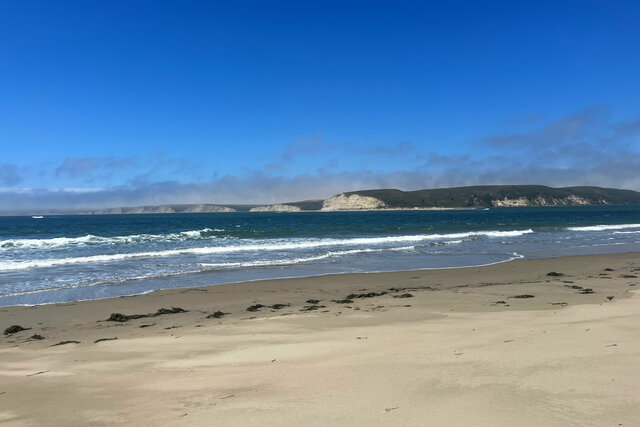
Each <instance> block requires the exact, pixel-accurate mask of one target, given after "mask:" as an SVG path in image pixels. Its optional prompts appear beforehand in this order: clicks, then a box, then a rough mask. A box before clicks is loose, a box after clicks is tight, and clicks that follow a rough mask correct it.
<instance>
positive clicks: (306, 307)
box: [300, 304, 326, 311]
mask: <svg viewBox="0 0 640 427" xmlns="http://www.w3.org/2000/svg"><path fill="white" fill-rule="evenodd" d="M319 308H326V307H325V306H324V305H315V304H312V305H305V306H304V307H302V308H301V309H300V311H314V310H317V309H319Z"/></svg>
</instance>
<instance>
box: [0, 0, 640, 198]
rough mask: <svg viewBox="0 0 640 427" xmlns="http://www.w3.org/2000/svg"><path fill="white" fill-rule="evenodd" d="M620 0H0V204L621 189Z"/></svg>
mask: <svg viewBox="0 0 640 427" xmlns="http://www.w3.org/2000/svg"><path fill="white" fill-rule="evenodd" d="M638 22H640V3H638V2H633V1H616V2H611V1H548V2H545V1H535V2H533V1H531V2H524V1H518V2H513V1H505V2H496V1H493V2H492V1H474V2H469V1H452V2H427V1H425V2H412V1H388V2H378V1H366V2H365V1H363V2H356V1H340V2H332V1H318V2H313V1H305V2H277V1H273V2H264V1H263V2H248V1H229V2H222V1H220V2H193V1H180V2H177V1H176V2H163V1H153V2H151V1H149V2H143V1H127V2H125V1H106V2H99V1H92V2H85V1H77V2H72V1H60V2H50V1H3V2H2V3H0V209H3V208H7V209H8V208H25V209H26V208H34V207H42V208H45V207H46V208H49V207H68V208H73V207H92V206H95V207H98V206H120V205H137V204H150V203H205V202H208V203H242V202H246V203H253V202H255V203H270V202H282V201H289V200H298V199H307V198H323V197H328V196H330V195H332V194H334V193H338V192H342V191H348V190H355V189H363V188H380V187H385V188H388V187H394V188H402V189H418V188H429V187H443V186H454V185H474V184H511V183H514V184H515V183H519V184H538V183H539V184H547V185H554V186H563V185H601V186H613V187H623V188H631V189H636V190H640V174H638V172H637V171H638V170H640V104H639V103H638V99H640V79H638V77H637V76H638V75H640V54H639V51H638V46H640V26H639V25H637V23H638Z"/></svg>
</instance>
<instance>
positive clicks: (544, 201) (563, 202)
mask: <svg viewBox="0 0 640 427" xmlns="http://www.w3.org/2000/svg"><path fill="white" fill-rule="evenodd" d="M600 202H601V203H604V204H606V203H607V202H606V200H601V201H600ZM491 203H492V204H493V206H496V207H514V206H581V205H588V204H589V201H588V200H587V199H585V198H583V197H578V196H576V195H575V194H571V195H569V196H567V197H565V198H562V199H556V198H553V197H551V198H545V197H542V196H538V197H536V198H535V199H533V200H529V199H527V198H526V197H519V198H517V199H509V198H507V197H505V198H504V199H500V200H494V201H492V202H491Z"/></svg>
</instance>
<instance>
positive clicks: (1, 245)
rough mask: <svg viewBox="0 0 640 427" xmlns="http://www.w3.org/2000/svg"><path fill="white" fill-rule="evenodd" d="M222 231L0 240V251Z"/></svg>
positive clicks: (166, 238) (167, 238)
mask: <svg viewBox="0 0 640 427" xmlns="http://www.w3.org/2000/svg"><path fill="white" fill-rule="evenodd" d="M221 231H225V230H224V229H219V228H203V229H202V230H189V231H182V232H179V233H168V234H131V235H127V236H112V237H103V236H95V235H93V234H87V235H85V236H80V237H53V238H50V239H9V240H0V250H3V249H4V250H8V249H16V248H21V249H48V248H58V247H61V246H84V245H88V244H127V243H143V242H151V241H171V240H174V241H175V240H187V239H210V238H212V236H210V235H209V233H212V232H221Z"/></svg>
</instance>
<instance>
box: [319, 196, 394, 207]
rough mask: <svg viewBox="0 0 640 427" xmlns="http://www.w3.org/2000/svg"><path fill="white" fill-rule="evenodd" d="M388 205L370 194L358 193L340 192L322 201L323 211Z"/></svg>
mask: <svg viewBox="0 0 640 427" xmlns="http://www.w3.org/2000/svg"><path fill="white" fill-rule="evenodd" d="M386 206H387V205H386V204H385V203H384V202H383V201H382V200H380V199H376V198H375V197H369V196H360V195H358V194H351V195H350V196H347V195H346V194H344V193H343V194H338V195H336V196H333V197H329V198H328V199H327V200H325V201H324V202H322V209H321V210H323V211H347V210H363V209H380V208H384V207H386Z"/></svg>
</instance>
